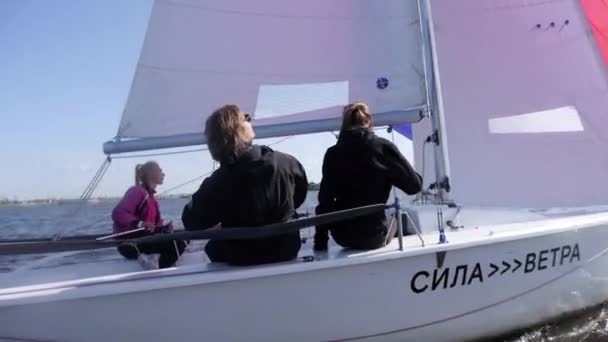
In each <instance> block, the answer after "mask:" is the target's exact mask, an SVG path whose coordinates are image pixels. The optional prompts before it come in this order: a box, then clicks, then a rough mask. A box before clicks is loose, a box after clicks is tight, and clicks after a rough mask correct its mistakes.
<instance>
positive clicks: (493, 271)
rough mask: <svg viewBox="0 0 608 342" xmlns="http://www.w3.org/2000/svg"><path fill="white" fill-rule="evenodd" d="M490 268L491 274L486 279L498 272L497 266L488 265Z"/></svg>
mask: <svg viewBox="0 0 608 342" xmlns="http://www.w3.org/2000/svg"><path fill="white" fill-rule="evenodd" d="M490 267H492V272H491V273H490V274H489V275H488V278H489V277H491V276H493V275H494V273H496V271H498V266H496V265H494V264H493V263H490Z"/></svg>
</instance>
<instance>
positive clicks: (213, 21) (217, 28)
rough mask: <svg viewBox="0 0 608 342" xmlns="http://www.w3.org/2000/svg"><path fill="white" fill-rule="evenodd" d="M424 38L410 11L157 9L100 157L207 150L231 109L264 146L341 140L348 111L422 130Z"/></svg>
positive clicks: (384, 7) (160, 2)
mask: <svg viewBox="0 0 608 342" xmlns="http://www.w3.org/2000/svg"><path fill="white" fill-rule="evenodd" d="M421 36H422V33H421V24H420V20H419V8H418V3H417V1H413V0H412V1H402V0H384V1H369V0H333V1H326V0H312V1H278V0H260V1H250V0H230V1H226V0H205V1H202V0H199V1H195V0H157V1H155V3H154V6H153V9H152V13H151V18H150V21H149V26H148V30H147V34H146V37H145V40H144V44H143V48H142V51H141V56H140V59H139V62H138V64H137V69H136V72H135V76H134V80H133V83H132V87H131V91H130V94H129V97H128V100H127V104H126V108H125V110H124V113H123V116H122V119H121V122H120V127H119V130H118V133H117V136H116V139H115V140H114V141H113V142H109V143H106V145H105V146H104V149H105V151H106V153H117V152H126V151H133V150H144V149H156V148H162V147H176V146H185V145H194V144H199V143H203V142H204V141H203V136H202V134H201V132H202V130H203V125H204V120H205V118H206V117H207V116H208V115H209V114H210V113H211V112H212V111H213V110H214V109H216V108H218V107H220V106H222V105H224V104H231V103H236V104H239V105H240V106H241V108H242V109H243V110H244V111H247V112H251V113H253V115H254V118H255V122H254V124H255V126H256V131H257V133H258V136H260V135H261V136H263V137H267V136H279V135H289V134H298V133H312V132H316V131H322V130H331V129H337V128H338V127H339V120H338V118H339V116H340V114H341V107H342V106H343V105H345V104H346V103H348V102H350V101H353V100H362V101H366V102H367V103H368V104H369V105H370V106H371V108H372V109H373V111H374V113H376V117H375V122H376V123H378V124H392V123H401V122H411V121H416V120H419V119H420V113H421V111H422V110H424V108H425V105H426V103H427V99H426V77H425V75H426V73H425V65H424V63H423V52H422V47H421V46H422V38H421ZM265 127H275V129H273V130H264V128H265ZM260 132H262V134H260Z"/></svg>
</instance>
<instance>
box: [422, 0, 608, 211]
mask: <svg viewBox="0 0 608 342" xmlns="http://www.w3.org/2000/svg"><path fill="white" fill-rule="evenodd" d="M432 10H433V15H434V20H435V28H434V29H435V34H436V44H437V53H438V64H439V69H440V76H441V82H442V93H443V100H444V105H445V122H446V130H447V140H448V144H449V160H450V168H451V185H452V197H453V199H454V200H456V202H458V203H462V204H474V205H481V204H483V205H496V206H517V207H521V206H525V207H559V206H583V205H593V204H605V203H606V202H608V182H604V181H603V179H605V177H606V174H608V153H606V151H608V81H607V77H606V69H605V65H604V64H603V61H602V59H601V57H600V54H599V50H598V46H597V44H596V42H595V40H594V37H593V35H592V32H591V27H590V25H589V23H588V21H587V18H586V17H585V14H584V12H583V11H582V8H581V5H580V2H579V1H578V0H560V1H528V0H526V1H524V0H520V1H512V0H509V1H488V0H470V1H453V0H433V1H432ZM559 108H571V109H572V110H570V114H568V113H566V114H564V112H563V111H553V112H551V110H555V109H559ZM534 113H536V114H534ZM538 113H544V114H543V115H544V117H543V118H542V120H538ZM551 113H553V120H557V121H560V122H558V123H556V124H554V125H549V124H548V122H547V120H548V118H547V117H546V115H549V114H551ZM572 113H575V114H576V116H573V115H572ZM525 114H530V115H531V116H532V117H533V116H534V115H536V117H535V118H536V119H534V120H529V118H530V116H529V117H528V120H527V121H526V120H523V121H522V120H518V121H517V129H518V130H519V132H516V131H511V132H507V131H505V130H507V128H508V127H506V126H504V125H503V127H502V128H503V130H502V131H492V129H491V127H492V122H493V123H494V128H496V127H497V126H496V123H497V122H498V123H502V124H506V123H509V125H511V126H510V128H511V129H513V128H514V127H513V121H512V120H511V121H509V118H511V119H512V118H513V117H516V116H520V119H521V115H525ZM492 120H494V121H492ZM496 120H499V121H496ZM500 120H502V121H500ZM564 120H565V121H564ZM543 122H544V123H545V124H547V127H544V128H543V127H539V126H538V125H539V124H543ZM499 126H500V125H499ZM555 127H561V128H562V129H555ZM568 128H569V129H568ZM424 135H425V134H420V133H419V134H418V136H419V137H422V136H424ZM420 139H421V138H418V141H419V140H420ZM427 152H428V151H427ZM417 154H418V157H417V160H419V158H420V157H419V156H420V155H421V150H419V151H418V153H417ZM427 158H428V153H427ZM427 172H428V170H427Z"/></svg>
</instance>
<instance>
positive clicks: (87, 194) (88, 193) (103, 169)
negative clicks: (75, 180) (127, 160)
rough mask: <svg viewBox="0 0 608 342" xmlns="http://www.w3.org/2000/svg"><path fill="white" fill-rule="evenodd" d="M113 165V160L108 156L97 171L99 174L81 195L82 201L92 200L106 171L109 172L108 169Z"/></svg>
mask: <svg viewBox="0 0 608 342" xmlns="http://www.w3.org/2000/svg"><path fill="white" fill-rule="evenodd" d="M111 163H112V158H111V157H110V156H108V157H107V158H106V159H105V160H104V161H103V163H102V164H101V166H99V169H97V173H95V176H93V179H91V182H89V185H87V187H86V188H85V189H84V191H83V192H82V194H81V195H80V199H81V200H87V199H89V198H91V195H92V194H93V192H94V191H95V189H96V188H97V186H98V185H99V183H100V182H101V180H102V179H103V176H104V175H105V174H106V171H108V168H109V167H110V164H111Z"/></svg>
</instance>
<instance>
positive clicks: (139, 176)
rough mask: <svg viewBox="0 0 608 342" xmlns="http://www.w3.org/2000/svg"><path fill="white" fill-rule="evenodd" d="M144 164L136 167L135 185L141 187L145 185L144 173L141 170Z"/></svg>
mask: <svg viewBox="0 0 608 342" xmlns="http://www.w3.org/2000/svg"><path fill="white" fill-rule="evenodd" d="M142 166H143V165H142V164H137V165H135V185H136V186H139V185H142V184H143V181H142V178H143V177H142V172H141V168H142Z"/></svg>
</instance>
